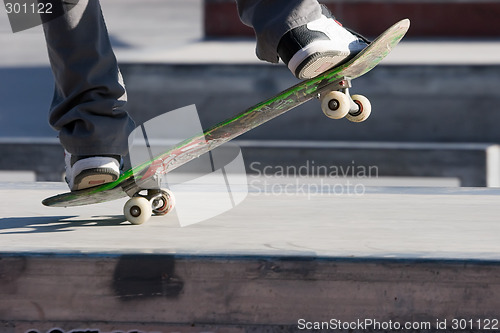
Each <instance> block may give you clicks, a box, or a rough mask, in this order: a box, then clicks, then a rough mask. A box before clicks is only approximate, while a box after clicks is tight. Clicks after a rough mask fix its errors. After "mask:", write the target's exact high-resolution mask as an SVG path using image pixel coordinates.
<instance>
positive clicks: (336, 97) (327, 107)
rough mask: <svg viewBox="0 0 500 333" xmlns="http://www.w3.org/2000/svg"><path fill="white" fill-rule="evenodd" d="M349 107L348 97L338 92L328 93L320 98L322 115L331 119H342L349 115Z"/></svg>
mask: <svg viewBox="0 0 500 333" xmlns="http://www.w3.org/2000/svg"><path fill="white" fill-rule="evenodd" d="M350 105H351V102H350V100H349V97H347V95H346V94H344V93H342V92H340V91H330V92H329V93H328V94H326V95H325V96H323V97H322V98H321V109H322V110H323V113H324V114H325V115H326V116H327V117H328V118H332V119H341V118H344V117H345V116H346V115H347V114H348V113H349V109H350Z"/></svg>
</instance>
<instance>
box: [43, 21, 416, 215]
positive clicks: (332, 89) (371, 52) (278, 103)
mask: <svg viewBox="0 0 500 333" xmlns="http://www.w3.org/2000/svg"><path fill="white" fill-rule="evenodd" d="M409 26H410V21H409V20H408V19H405V20H402V21H399V22H398V23H396V24H394V25H393V26H391V27H390V28H389V29H387V30H386V31H384V32H383V33H382V34H381V35H380V36H378V37H377V38H376V39H375V40H374V41H373V42H371V43H370V44H369V45H368V46H367V47H366V48H365V49H364V50H363V51H361V52H360V53H358V54H357V55H356V56H355V57H353V58H352V59H350V60H349V61H347V62H345V63H344V64H342V65H340V66H338V67H335V68H333V69H330V70H328V71H326V72H325V73H323V74H321V75H319V76H317V77H315V78H313V79H309V80H305V81H302V82H300V83H298V84H297V85H295V86H293V87H291V88H289V89H286V90H285V91H283V92H281V93H279V94H277V95H275V96H274V97H271V98H269V99H267V100H265V101H263V102H261V103H258V104H256V105H254V106H252V107H250V108H248V109H247V110H245V111H243V112H241V113H239V114H237V115H235V116H234V117H232V118H229V119H226V120H225V121H223V122H221V123H219V124H217V125H215V126H213V127H211V128H209V129H207V130H205V131H204V132H203V133H199V134H198V135H195V136H193V137H191V138H189V139H186V140H184V141H182V142H180V143H178V144H177V145H175V146H173V147H172V148H171V149H169V150H168V151H166V152H164V153H163V154H160V155H158V156H156V157H154V158H153V159H151V160H148V161H145V162H144V163H142V164H140V165H138V166H135V167H134V168H132V169H130V170H127V171H125V172H124V173H123V174H122V175H121V176H120V177H119V178H118V179H117V180H116V181H114V182H112V183H108V184H103V185H100V186H96V187H92V188H89V189H85V190H80V191H74V192H68V193H63V194H59V195H56V196H53V197H49V198H47V199H45V200H43V202H42V203H43V204H44V205H45V206H53V207H69V206H81V205H89V204H95V203H100V202H105V201H111V200H115V199H120V198H123V197H127V196H130V197H134V196H136V195H137V194H138V192H139V191H141V190H142V189H143V188H142V187H141V184H144V183H146V182H148V180H149V181H150V180H151V179H152V178H153V177H157V176H158V175H164V174H166V173H168V172H170V171H172V170H174V169H176V168H178V167H180V166H181V165H183V164H185V163H187V162H189V161H191V160H193V159H195V158H197V157H198V156H200V155H202V154H204V153H206V152H208V151H210V150H212V149H215V148H216V147H218V146H220V145H222V144H224V143H226V142H228V141H230V140H232V139H234V138H236V137H238V136H239V135H241V134H243V133H245V132H248V131H250V130H251V129H253V128H255V127H257V126H260V125H261V124H263V123H265V122H267V121H269V120H271V119H273V118H275V117H277V116H279V115H281V114H283V113H285V112H287V111H289V110H291V109H293V108H295V107H297V106H299V105H301V104H303V103H305V102H307V101H309V100H311V99H314V98H320V99H321V100H322V109H323V112H325V114H327V115H328V116H329V117H331V118H341V117H343V116H345V115H346V114H348V116H351V118H352V117H353V116H356V115H357V114H359V113H361V111H363V109H365V110H364V111H368V112H370V111H369V110H366V109H371V107H370V106H369V102H367V101H366V100H365V99H366V98H364V97H363V96H361V97H362V98H361V99H359V98H354V96H352V97H351V96H349V95H348V88H349V87H350V82H351V80H353V79H355V78H358V77H360V76H362V75H364V74H365V73H367V72H369V71H370V70H372V69H373V68H374V67H375V66H377V65H378V64H379V63H380V62H381V61H382V60H383V59H384V58H385V57H386V56H387V55H388V54H389V53H390V52H391V50H392V49H393V48H394V47H395V46H396V45H397V44H398V43H399V42H400V40H401V39H402V38H403V37H404V35H405V34H406V32H407V31H408V29H409ZM331 93H333V94H334V95H331ZM329 94H330V95H329ZM367 103H368V104H367ZM345 104H347V106H346V105H345ZM340 109H342V110H343V111H342V112H341V113H342V114H341V115H340V116H339V115H338V112H339V110H340ZM346 110H347V111H346ZM365 118H366V117H365ZM350 120H353V121H362V120H364V118H362V119H361V120H356V119H350ZM163 194H164V196H163V201H168V200H170V199H171V198H170V194H166V193H163ZM154 195H158V193H156V194H154ZM157 198H158V197H157ZM147 199H148V200H149V201H152V197H148V198H147ZM163 204H165V205H167V203H166V202H163ZM170 206H172V205H170ZM153 212H155V213H159V215H162V214H164V213H165V212H164V211H163V210H160V211H155V210H154V209H153ZM126 215H127V214H126ZM129 220H130V219H129ZM131 222H132V221H131ZM132 223H134V222H132Z"/></svg>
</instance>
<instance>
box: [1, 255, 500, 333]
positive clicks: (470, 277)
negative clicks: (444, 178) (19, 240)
mask: <svg viewBox="0 0 500 333" xmlns="http://www.w3.org/2000/svg"><path fill="white" fill-rule="evenodd" d="M0 272H2V274H1V275H0V282H1V283H0V318H1V319H2V324H0V332H2V333H4V332H5V333H7V332H8V333H23V332H26V331H28V330H36V331H37V332H49V331H50V330H51V329H54V328H55V327H57V328H59V329H60V330H62V331H63V332H64V331H66V332H67V331H70V330H75V329H80V330H83V331H87V330H92V331H97V332H99V331H107V330H109V328H110V327H112V328H113V329H114V330H116V329H120V330H123V331H133V330H139V331H142V332H144V331H146V332H151V331H154V330H160V331H163V332H173V331H174V330H175V329H179V330H180V331H183V332H187V331H189V332H203V331H204V332H207V331H210V332H249V331H252V332H254V331H255V332H263V331H265V332H298V331H300V329H299V324H300V323H301V322H302V321H300V320H301V319H302V320H303V323H305V322H315V321H316V322H325V321H326V322H329V321H330V320H340V321H342V322H357V321H359V320H361V321H364V320H365V319H376V320H377V321H378V322H379V325H380V324H382V323H385V324H384V325H387V323H388V322H389V321H391V322H392V323H394V325H395V324H396V323H400V324H401V325H405V323H413V325H420V326H419V327H421V328H422V327H423V329H421V330H415V331H416V332H417V331H418V332H420V331H425V332H452V331H453V330H452V329H451V328H452V327H451V325H452V320H453V319H457V318H497V317H496V316H498V313H497V312H496V311H497V309H498V306H499V305H500V303H499V301H498V300H499V299H500V284H499V282H498V281H499V277H500V264H499V263H498V262H469V261H467V262H464V261H439V260H437V261H433V260H390V259H386V260H377V259H368V260H356V259H348V258H344V259H343V258H335V259H332V258H318V257H293V256H287V257H255V256H243V257H239V256H230V255H229V256H224V257H210V256H208V257H200V256H179V255H119V256H107V255H97V256H92V255H90V256H86V255H56V256H52V255H44V254H37V255H5V254H4V255H0ZM416 314H418V315H416ZM437 320H438V321H439V322H444V321H445V320H446V321H447V324H448V327H447V328H448V330H438V329H437V326H436V325H437ZM333 323H334V322H333ZM101 325H102V326H101ZM2 326H3V327H2ZM403 327H404V326H403ZM361 328H363V327H361ZM376 328H377V327H376V326H373V327H368V328H367V329H366V328H365V329H358V330H355V331H360V332H379V331H380V332H381V331H384V330H383V329H376ZM109 331H111V330H109ZM324 331H326V330H324ZM385 331H386V330H385ZM403 331H406V332H408V331H410V330H404V329H403ZM467 331H468V332H480V331H481V330H479V329H477V326H476V328H475V329H474V328H473V329H471V330H467Z"/></svg>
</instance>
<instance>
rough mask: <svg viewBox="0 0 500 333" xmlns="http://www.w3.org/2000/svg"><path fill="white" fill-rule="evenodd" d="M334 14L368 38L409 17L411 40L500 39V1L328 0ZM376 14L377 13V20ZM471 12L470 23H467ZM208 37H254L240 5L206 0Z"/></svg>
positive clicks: (206, 34) (326, 2) (232, 2)
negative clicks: (430, 38)
mask: <svg viewBox="0 0 500 333" xmlns="http://www.w3.org/2000/svg"><path fill="white" fill-rule="evenodd" d="M321 2H322V3H325V4H326V5H327V6H328V7H329V8H330V10H331V11H332V12H333V13H334V15H335V16H336V17H337V18H338V19H339V20H341V22H343V23H345V24H346V25H347V26H348V27H350V28H352V29H354V30H356V31H358V32H360V33H361V34H364V35H367V36H376V35H378V34H379V33H381V32H382V31H384V30H385V29H387V28H388V27H389V26H390V25H392V24H393V23H395V22H397V21H399V20H401V19H403V18H409V19H410V20H411V22H412V27H411V29H410V31H409V33H408V36H409V37H499V36H500V33H499V31H500V22H499V21H498V20H497V19H496V18H497V17H498V15H499V14H500V2H498V1H471V0H466V1H454V0H452V1H438V2H432V1H401V0H391V1H386V0H365V1H346V0H341V1H339V0H326V1H321ZM373 13H377V16H376V17H374V16H373ZM464 13H467V24H464V19H463V16H464ZM204 17H205V21H204V22H205V23H204V31H205V36H206V37H228V36H232V37H234V36H253V34H254V33H253V30H252V29H251V28H249V27H247V26H245V25H244V24H243V23H241V21H240V19H239V17H238V13H237V10H236V4H235V3H234V1H230V0H205V2H204Z"/></svg>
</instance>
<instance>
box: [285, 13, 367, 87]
mask: <svg viewBox="0 0 500 333" xmlns="http://www.w3.org/2000/svg"><path fill="white" fill-rule="evenodd" d="M322 8H323V12H322V15H321V18H319V19H317V20H315V21H312V22H309V23H308V24H305V25H302V26H299V27H297V28H294V29H292V30H290V31H289V32H287V33H286V34H285V35H283V37H282V38H281V40H280V42H279V45H278V54H279V56H280V58H281V60H283V62H284V63H285V64H286V65H287V66H288V68H289V69H290V71H292V73H293V74H294V75H295V76H296V77H297V78H299V79H310V78H313V77H316V76H318V75H319V74H321V73H324V72H325V71H327V70H329V69H331V68H333V67H335V66H338V65H340V64H341V63H343V62H346V61H347V60H349V59H350V58H352V57H354V56H355V55H356V54H358V53H359V52H360V51H361V50H363V49H364V48H365V47H366V46H368V44H369V43H370V42H369V41H368V40H367V39H366V38H364V37H362V36H361V35H358V34H357V33H355V32H352V31H350V30H348V29H346V28H344V27H342V25H341V24H340V23H339V22H337V20H335V18H334V17H333V15H332V14H331V13H330V11H329V10H328V9H327V8H326V7H324V6H322Z"/></svg>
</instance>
